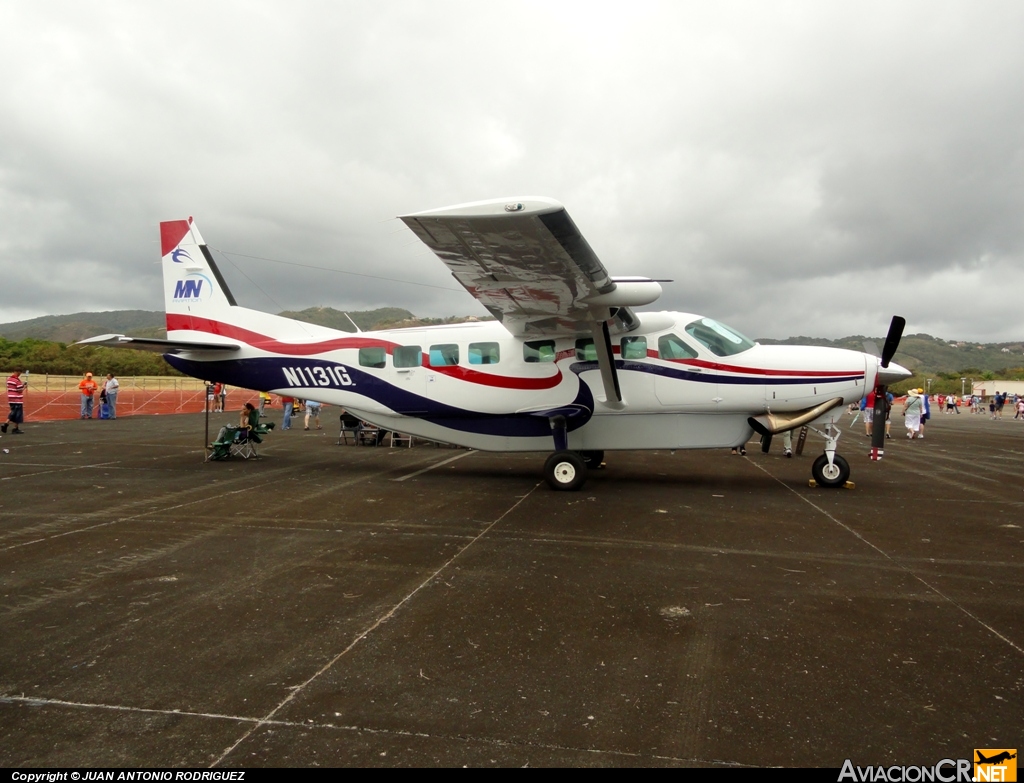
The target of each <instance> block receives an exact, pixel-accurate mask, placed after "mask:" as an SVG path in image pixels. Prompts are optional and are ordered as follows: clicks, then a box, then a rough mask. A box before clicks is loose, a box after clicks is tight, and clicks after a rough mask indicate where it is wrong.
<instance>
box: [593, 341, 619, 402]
mask: <svg viewBox="0 0 1024 783" xmlns="http://www.w3.org/2000/svg"><path fill="white" fill-rule="evenodd" d="M590 331H591V332H592V333H593V335H594V348H596V349H597V366H598V367H599V368H600V370H601V381H602V382H603V383H604V396H605V401H606V403H607V404H608V405H609V406H611V407H616V408H621V407H622V392H621V391H620V390H619V374H618V372H616V370H615V357H614V354H613V353H612V336H611V334H610V333H609V332H608V322H607V321H601V322H600V323H598V322H597V321H591V322H590Z"/></svg>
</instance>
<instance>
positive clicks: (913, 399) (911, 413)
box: [903, 389, 924, 440]
mask: <svg viewBox="0 0 1024 783" xmlns="http://www.w3.org/2000/svg"><path fill="white" fill-rule="evenodd" d="M922 413H924V403H923V402H921V394H920V392H918V390H917V389H911V390H910V391H909V392H908V394H907V401H906V402H905V403H903V420H904V424H905V425H906V427H907V437H908V438H910V439H911V440H913V439H914V438H915V437H916V436H917V434H918V433H919V432H920V431H921V414H922Z"/></svg>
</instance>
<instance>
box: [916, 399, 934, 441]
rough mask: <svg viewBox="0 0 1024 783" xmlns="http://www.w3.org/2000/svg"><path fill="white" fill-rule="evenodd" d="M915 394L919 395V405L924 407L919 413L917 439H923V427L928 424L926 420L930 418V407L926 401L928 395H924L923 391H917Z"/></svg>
mask: <svg viewBox="0 0 1024 783" xmlns="http://www.w3.org/2000/svg"><path fill="white" fill-rule="evenodd" d="M917 393H918V394H920V395H921V404H922V405H923V406H924V411H923V412H922V413H921V434H920V435H918V436H917V437H919V438H923V437H924V425H925V424H927V423H928V420H929V419H930V418H931V417H932V406H931V404H930V402H929V400H928V395H927V394H925V393H924V389H918V390H917Z"/></svg>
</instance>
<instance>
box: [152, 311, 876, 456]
mask: <svg viewBox="0 0 1024 783" xmlns="http://www.w3.org/2000/svg"><path fill="white" fill-rule="evenodd" d="M230 317H231V321H232V326H233V327H237V328H238V329H240V330H246V332H249V333H253V334H256V335H260V336H263V337H264V338H265V339H262V340H261V339H256V338H253V337H243V338H239V337H238V334H239V333H240V332H236V333H235V335H234V336H235V338H236V339H239V340H240V342H241V343H242V345H243V347H242V349H241V350H240V351H239V352H238V353H237V354H235V355H234V356H233V357H232V358H236V357H237V358H239V359H254V358H263V357H272V358H275V359H278V360H280V359H281V358H282V357H286V359H287V360H286V362H285V363H286V364H288V365H289V366H290V368H291V372H284V371H283V372H282V378H281V385H280V386H276V387H275V388H272V389H269V390H268V391H272V392H274V393H276V394H279V395H287V396H293V397H299V398H302V399H314V400H319V401H321V402H324V403H327V404H331V405H338V406H342V407H345V408H346V409H348V410H350V411H351V412H352V413H354V414H355V415H357V416H359V417H361V418H363V419H365V420H367V421H369V422H372V423H374V424H377V425H379V426H381V427H384V428H386V429H390V430H397V431H399V432H403V433H409V434H412V435H416V436H418V437H422V438H427V439H431V440H438V441H444V442H449V443H455V444H458V445H463V446H469V447H472V448H478V449H484V450H492V451H537V450H542V451H543V450H550V449H551V448H552V438H551V437H550V436H547V435H545V436H543V437H506V436H495V435H487V434H479V433H475V432H466V431H463V430H461V429H458V428H457V427H456V426H445V424H444V419H443V418H438V417H434V421H426V420H424V419H421V418H417V417H416V416H414V415H407V414H403V413H402V412H400V411H396V410H394V409H393V408H391V407H389V406H388V405H387V404H386V403H385V402H384V401H383V400H381V399H375V398H374V397H373V396H369V395H367V394H365V393H363V391H362V389H361V386H365V385H364V384H360V383H358V382H355V383H353V385H351V386H341V387H340V388H338V387H337V384H335V383H332V384H330V385H326V384H322V383H320V384H314V383H309V382H307V379H312V380H318V379H319V378H320V377H321V375H323V373H322V372H320V373H313V372H312V367H308V368H307V369H303V368H304V366H305V365H304V363H307V362H316V363H318V364H319V363H320V362H329V363H331V364H332V365H333V368H332V369H331V370H330V371H329V372H328V373H327V377H329V378H330V379H331V380H332V381H334V380H335V379H337V378H338V377H340V375H341V373H342V372H343V371H344V369H345V368H349V369H350V370H351V371H352V372H351V375H352V377H356V376H357V374H358V373H364V374H366V375H369V376H372V377H374V378H375V379H377V380H379V381H381V382H384V383H386V384H388V385H389V386H390V387H393V388H396V389H404V390H405V391H408V392H412V393H414V394H416V395H420V396H421V397H424V398H426V399H428V400H433V401H435V402H438V403H443V404H444V405H446V406H450V407H451V408H455V409H458V410H460V411H463V412H465V413H466V415H467V417H470V418H471V417H472V416H473V415H474V414H480V415H481V416H514V415H516V414H521V413H523V412H527V411H542V410H551V409H556V408H561V407H564V406H569V405H571V404H572V403H573V402H574V401H576V400H577V399H578V398H579V397H580V384H586V385H587V386H588V387H589V392H590V395H589V396H590V397H592V398H593V399H594V410H593V412H592V413H593V415H592V416H591V417H590V419H589V421H588V422H587V423H586V424H585V425H583V426H582V427H580V428H578V429H575V430H572V431H571V432H570V433H569V446H570V448H573V449H692V448H714V447H722V446H731V445H735V444H738V443H740V442H743V441H744V440H746V438H747V437H748V436H749V435H750V432H751V429H750V427H749V425H748V424H747V417H749V416H753V415H758V414H761V413H764V412H766V411H772V412H778V413H781V412H788V411H796V410H804V409H807V408H810V407H812V406H814V405H817V404H819V403H821V402H825V401H827V400H830V399H835V398H837V397H840V398H842V399H843V401H844V402H847V403H848V402H853V401H855V400H859V399H860V398H861V397H862V396H863V395H864V394H865V392H866V390H867V389H869V388H870V387H871V385H872V384H873V383H874V375H875V368H876V367H877V359H876V358H875V357H871V356H867V355H865V354H862V353H859V352H856V351H849V350H843V349H833V348H823V347H817V346H789V345H786V346H776V345H756V346H755V347H753V348H751V349H748V350H746V351H743V352H741V353H738V354H736V355H733V356H727V357H719V356H716V355H714V354H713V353H711V352H710V351H709V350H707V349H706V348H705V347H704V346H703V345H701V344H700V343H699V342H697V341H696V340H693V339H692V338H690V337H689V335H687V333H686V332H685V326H686V325H687V324H689V323H691V322H692V321H694V320H695V319H697V318H699V317H700V316H698V315H695V314H690V313H666V312H661V313H644V314H640V315H639V317H640V324H641V325H640V328H639V329H637V330H635V331H633V332H630V333H629V334H628V336H629V337H633V338H635V337H646V338H647V350H648V354H647V356H646V357H644V358H642V359H640V358H637V359H631V360H629V361H627V362H626V363H625V364H626V366H625V367H622V368H620V369H619V371H618V377H619V383H620V388H621V390H622V393H623V402H624V405H623V406H622V407H621V408H617V409H615V410H612V409H610V408H608V407H607V406H605V405H604V404H603V403H602V402H601V401H600V400H601V399H602V398H603V396H604V389H603V385H602V383H601V378H600V373H599V372H598V371H597V370H596V369H595V370H587V371H584V372H582V373H581V374H580V375H577V374H576V373H574V372H573V371H572V370H571V369H570V367H571V366H572V365H574V364H577V363H579V362H580V359H578V358H577V356H576V352H575V343H576V339H577V338H575V337H558V338H553V339H554V342H555V350H556V352H557V354H558V355H559V356H560V357H561V358H559V359H558V360H557V361H556V362H537V363H530V362H527V361H525V359H524V357H523V342H524V340H523V339H520V338H516V337H513V336H512V335H511V334H510V333H509V332H508V331H507V330H506V329H505V328H504V327H502V325H501V324H500V323H498V322H494V321H485V322H478V323H464V324H455V325H441V326H429V327H417V328H412V329H393V330H385V331H377V332H362V333H357V334H353V333H348V332H339V331H335V330H333V329H328V328H326V327H321V326H315V325H312V324H305V323H300V322H297V321H292V320H290V319H287V318H282V317H280V316H271V315H268V314H266V313H259V312H257V311H253V310H247V309H245V308H241V307H237V308H231V312H230ZM225 331H230V328H228V329H226V330H225ZM669 332H671V333H673V334H675V335H676V336H677V337H679V338H681V339H682V340H684V341H685V342H686V343H687V344H688V345H690V346H691V347H692V348H693V350H694V351H695V352H696V353H697V359H696V362H695V363H689V364H687V363H679V362H673V361H669V360H665V359H661V358H658V354H657V349H658V338H659V337H661V336H662V335H664V334H667V333H669ZM213 333H214V334H221V335H223V334H224V332H221V331H216V330H215V331H214V332H213ZM196 334H201V335H204V336H208V335H209V334H210V332H209V331H207V330H205V329H204V330H201V331H198V332H197V331H193V330H175V331H174V332H173V333H169V335H168V336H169V338H171V339H194V338H195V336H196ZM271 335H273V337H272V338H271V337H270V336H271ZM623 336H626V335H613V337H612V343H613V346H614V347H615V348H616V349H618V348H619V346H620V341H621V338H622V337H623ZM533 339H536V340H544V339H552V338H544V337H537V338H530V339H529V340H527V341H533ZM339 340H340V341H342V344H341V345H340V346H338V343H337V341H339ZM375 341H379V342H380V343H381V344H387V345H389V346H392V347H393V346H419V347H420V348H421V351H422V353H423V355H424V356H429V352H430V347H431V346H434V345H442V344H453V343H454V344H456V345H458V346H459V364H458V366H457V368H454V369H447V370H446V368H435V367H430V366H417V367H412V368H396V367H395V366H394V357H393V353H392V351H391V350H389V351H388V353H387V359H386V365H385V367H383V368H373V367H366V366H360V364H359V348H358V345H359V344H366V343H367V342H371V343H372V342H375ZM345 342H351V343H352V346H345V345H344V343H345ZM482 342H491V343H497V344H498V346H499V352H500V359H499V361H498V362H497V363H496V364H475V365H471V364H469V362H468V359H469V350H468V349H469V345H470V344H471V343H482ZM310 343H314V344H319V343H335V345H334V346H332V347H329V348H328V349H327V350H324V351H322V352H316V353H310V349H309V348H307V347H303V348H302V349H301V350H298V349H297V350H296V351H295V353H293V352H292V351H291V350H289V349H288V345H289V344H292V345H295V346H309V344H310ZM186 358H192V359H194V360H197V361H203V360H207V359H209V358H212V357H208V356H199V355H193V356H190V357H189V356H188V355H186ZM616 359H621V354H619V353H616ZM629 365H634V366H638V367H644V366H647V367H649V368H650V369H652V370H653V369H657V368H662V369H663V370H665V371H666V372H667V373H669V375H665V374H658V373H657V372H652V371H640V370H636V369H633V370H631V369H629ZM467 371H468V372H467ZM680 371H685V372H688V373H693V375H694V376H695V377H697V378H700V379H702V380H685V379H681V378H677V377H670V374H671V373H673V372H675V373H679V372H680ZM450 372H456V373H464V374H468V375H469V376H470V377H469V378H466V377H453V376H452V375H451V374H449V373H450ZM801 373H804V374H807V377H806V378H804V377H801V376H800V374H801ZM825 373H841V374H845V376H846V377H845V379H844V380H834V379H829V378H828V376H827V375H825ZM815 374H816V375H815ZM865 374H866V377H865ZM487 376H491V377H492V378H493V380H492V381H491V382H490V383H488V382H487V381H488V380H490V379H489V378H488V377H487ZM474 379H475V380H474ZM509 379H518V380H519V382H520V385H522V386H526V387H527V388H514V386H515V384H516V381H515V380H509ZM716 379H717V380H716ZM729 379H742V380H744V381H745V382H743V383H733V382H729ZM795 379H798V380H801V382H799V383H794V382H793V381H794V380H795ZM556 380H557V382H556ZM297 381H299V382H297ZM477 381H483V382H477ZM537 385H539V386H541V388H529V387H530V386H537ZM510 386H513V387H512V388H510ZM583 396H584V397H586V396H587V395H583Z"/></svg>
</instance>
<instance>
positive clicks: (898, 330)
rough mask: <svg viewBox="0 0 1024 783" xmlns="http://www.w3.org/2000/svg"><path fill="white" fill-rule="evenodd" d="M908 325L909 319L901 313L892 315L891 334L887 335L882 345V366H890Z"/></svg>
mask: <svg viewBox="0 0 1024 783" xmlns="http://www.w3.org/2000/svg"><path fill="white" fill-rule="evenodd" d="M906 325H907V319H906V318H903V317H902V316H899V315H894V316H893V317H892V322H891V323H890V324H889V334H887V335H886V336H885V344H884V345H883V346H882V366H883V367H888V366H889V362H891V361H892V357H893V356H894V355H895V353H896V349H897V348H899V347H900V338H901V337H903V329H904V327H906Z"/></svg>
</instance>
